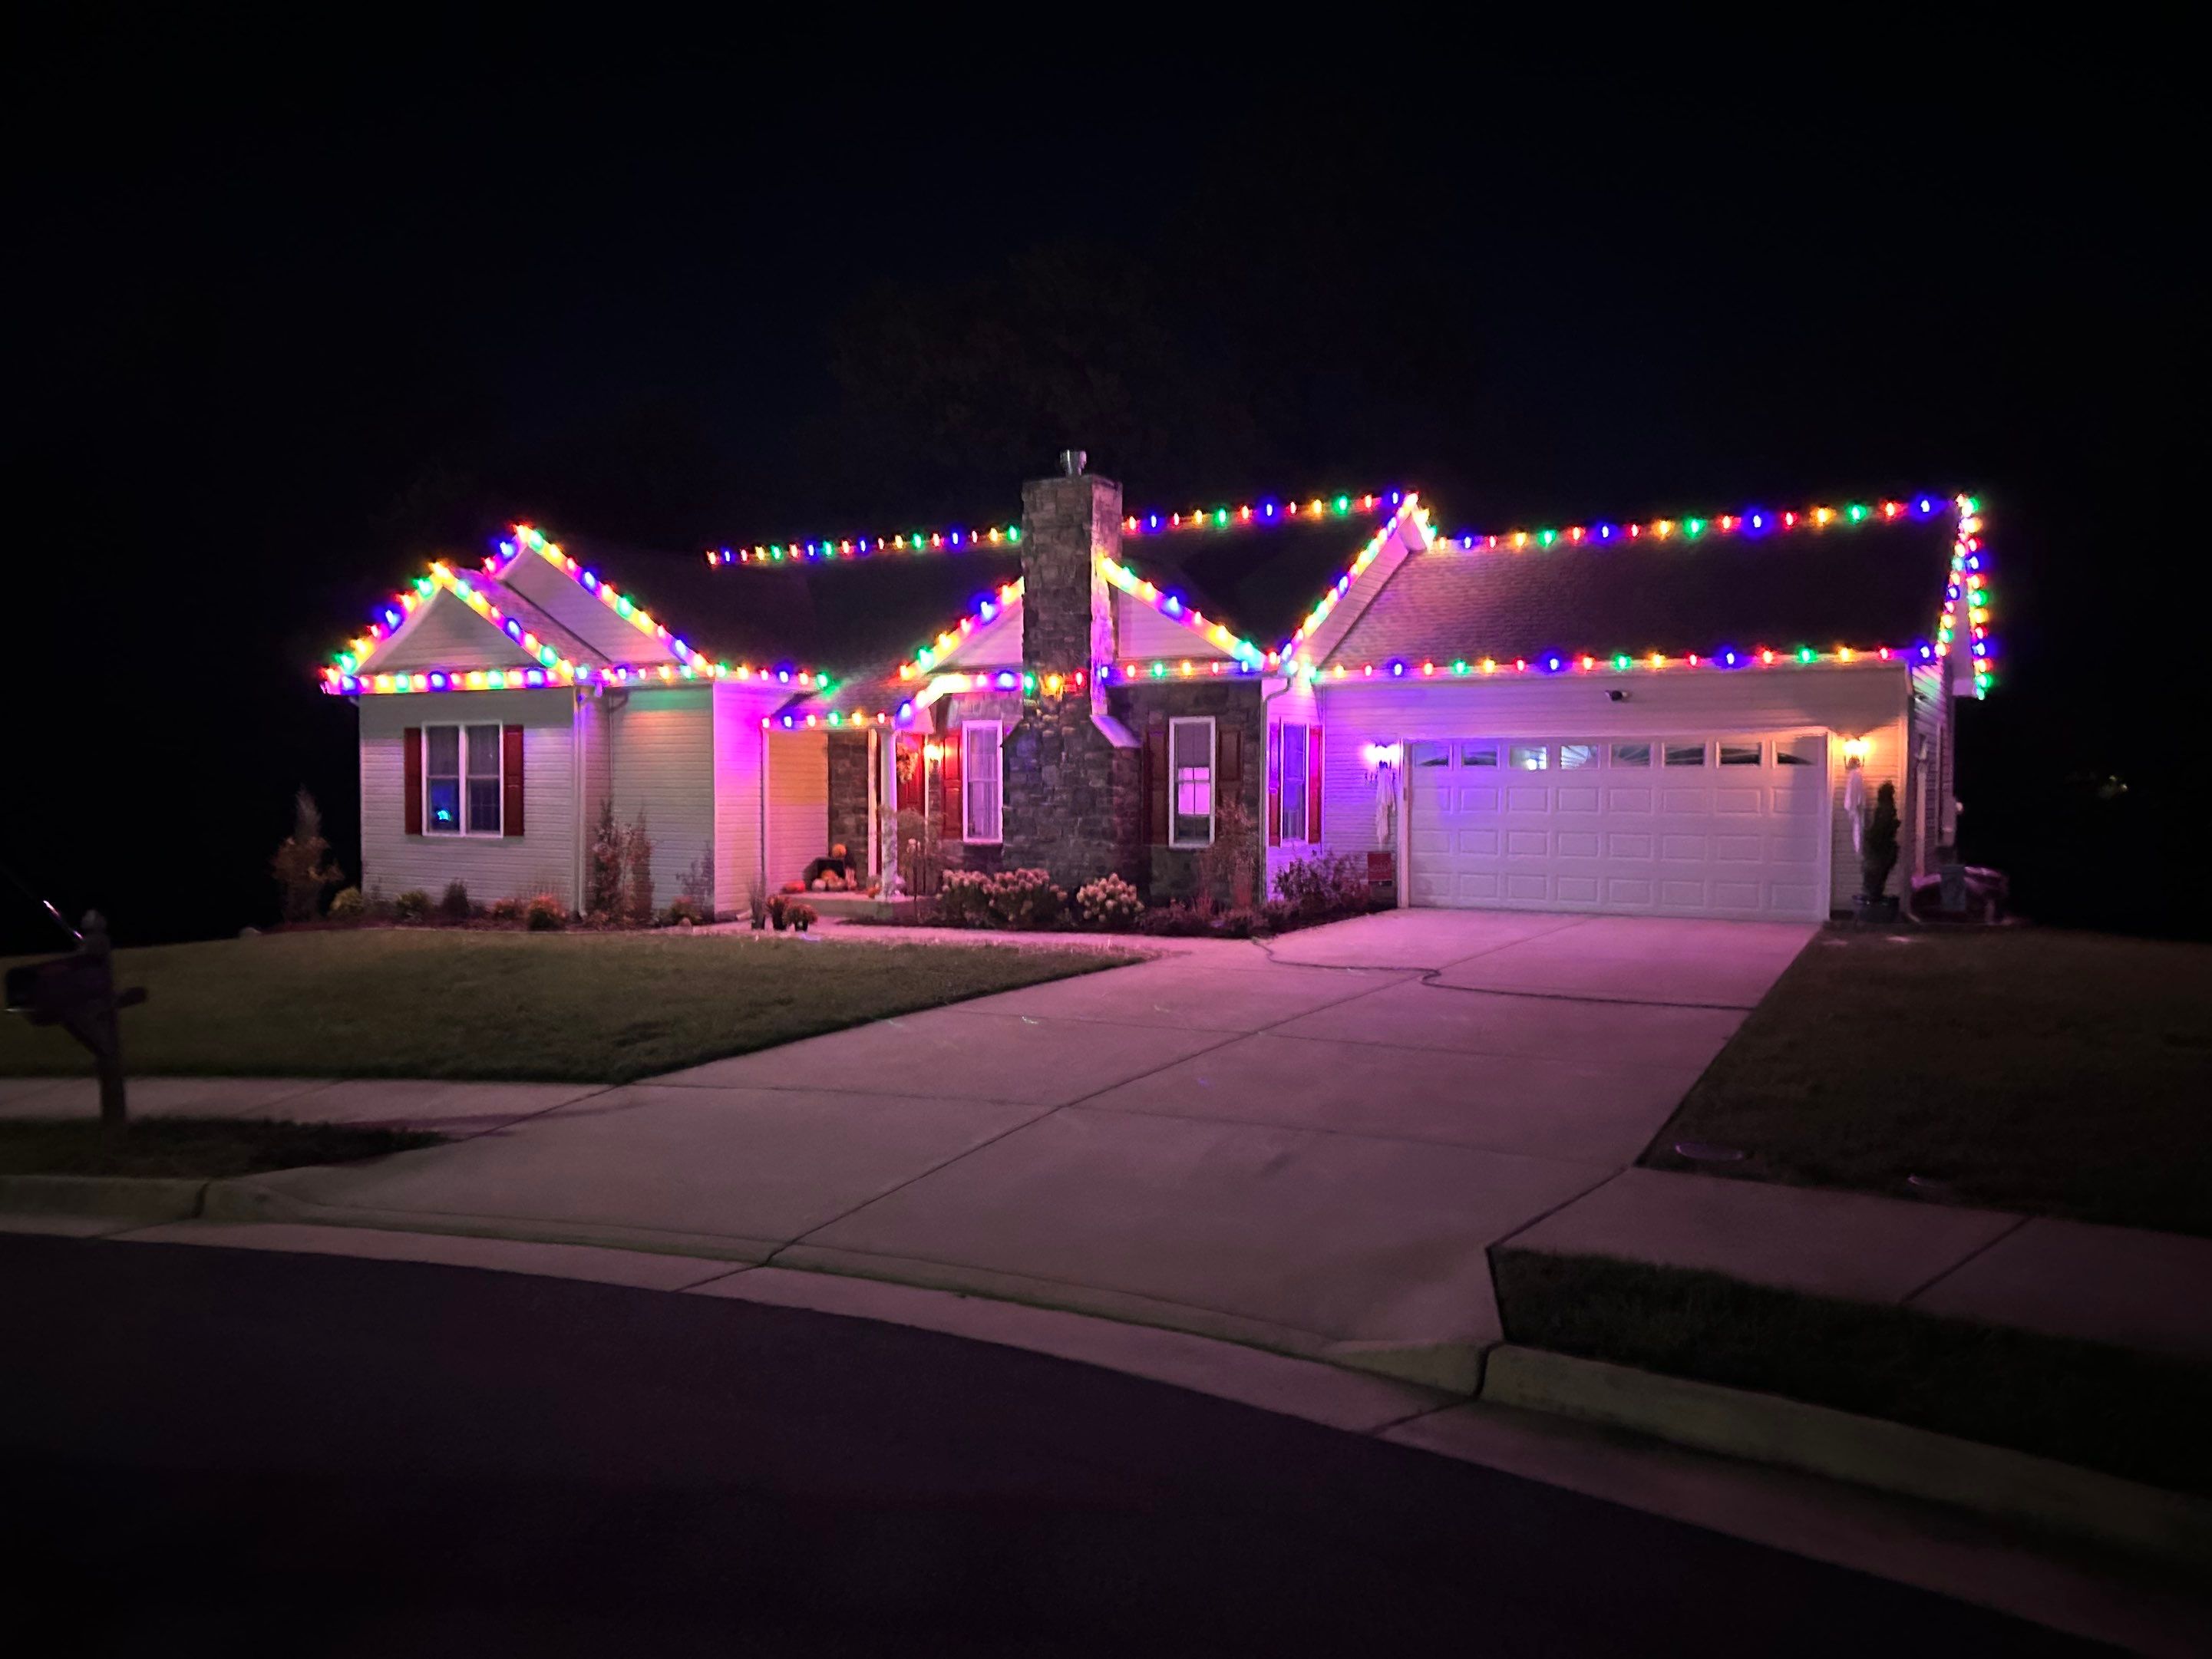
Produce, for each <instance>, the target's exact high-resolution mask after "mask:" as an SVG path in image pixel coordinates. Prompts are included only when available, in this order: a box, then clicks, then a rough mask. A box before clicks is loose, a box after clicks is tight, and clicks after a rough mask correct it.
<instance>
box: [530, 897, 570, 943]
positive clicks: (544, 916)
mask: <svg viewBox="0 0 2212 1659" xmlns="http://www.w3.org/2000/svg"><path fill="white" fill-rule="evenodd" d="M522 925H523V926H524V927H527V928H528V929H529V930H530V931H531V932H532V933H558V932H559V931H560V930H561V929H562V928H563V927H567V926H568V912H567V911H566V910H564V909H562V908H561V901H560V900H559V899H556V898H555V897H554V896H553V895H552V894H550V893H540V894H538V896H536V897H534V898H532V900H531V901H530V902H528V903H527V904H526V905H524V906H523V907H522Z"/></svg>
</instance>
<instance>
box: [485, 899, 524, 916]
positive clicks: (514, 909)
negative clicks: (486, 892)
mask: <svg viewBox="0 0 2212 1659" xmlns="http://www.w3.org/2000/svg"><path fill="white" fill-rule="evenodd" d="M484 915H488V916H489V917H490V918H491V919H492V920H493V921H521V920H522V901H521V900H520V899H519V898H513V897H508V898H495V899H494V900H493V901H492V902H490V903H489V904H487V905H486V906H484Z"/></svg>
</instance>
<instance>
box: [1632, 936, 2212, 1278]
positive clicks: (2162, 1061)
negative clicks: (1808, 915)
mask: <svg viewBox="0 0 2212 1659" xmlns="http://www.w3.org/2000/svg"><path fill="white" fill-rule="evenodd" d="M2208 1011H2212V945H2185V944H2173V943H2167V942H2163V941H2155V940H2148V939H2119V938H2114V937H2111V936H2108V935H2104V934H2096V933H2062V932H2055V931H2053V932H2046V931H2044V930H2041V929H2036V928H2026V927H2022V928H2005V929H2002V930H1997V931H1992V932H1987V933H1917V932H1889V931H1883V930H1879V929H1875V930H1857V929H1852V930H1842V929H1838V930H1834V931H1832V932H1829V933H1824V934H1822V935H1821V936H1820V937H1819V938H1817V939H1814V942H1813V943H1812V944H1811V945H1809V946H1808V947H1807V948H1806V951H1805V952H1804V954H1803V955H1802V956H1801V957H1798V958H1797V960H1796V963H1793V964H1792V965H1791V966H1790V969H1789V971H1788V972H1787V973H1785V974H1784V975H1783V976H1782V978H1781V980H1780V981H1778V983H1777V984H1776V986H1775V987H1774V989H1773V991H1772V992H1771V994H1769V995H1768V996H1767V998H1766V1000H1765V1001H1764V1002H1762V1003H1761V1004H1760V1005H1759V1007H1758V1008H1757V1009H1756V1010H1754V1011H1753V1013H1752V1015H1751V1016H1750V1018H1748V1019H1747V1020H1746V1021H1745V1022H1744V1024H1743V1027H1742V1029H1741V1030H1740V1031H1738V1032H1737V1034H1736V1036H1735V1040H1734V1041H1733V1042H1730V1043H1729V1046H1728V1047H1727V1048H1726V1049H1724V1050H1723V1052H1722V1054H1721V1055H1720V1057H1719V1058H1718V1059H1717V1060H1715V1061H1714V1062H1713V1064H1712V1066H1711V1069H1709V1070H1708V1071H1707V1072H1706V1073H1705V1076H1704V1077H1703V1078H1701V1079H1699V1082H1698V1084H1697V1086H1696V1087H1694V1088H1693V1089H1692V1090H1691V1091H1690V1093H1689V1095H1688V1097H1686V1099H1685V1100H1684V1101H1683V1102H1682V1104H1681V1106H1680V1109H1678V1110H1677V1111H1676V1112H1675V1114H1674V1117H1673V1119H1672V1120H1670V1121H1668V1125H1667V1127H1665V1128H1664V1129H1662V1131H1661V1132H1660V1133H1659V1136H1658V1138H1657V1139H1656V1140H1655V1141H1653V1143H1652V1145H1651V1146H1650V1148H1649V1149H1647V1150H1646V1152H1644V1160H1643V1161H1644V1163H1645V1164H1650V1165H1652V1166H1654V1167H1656V1168H1660V1169H1677V1170H1679V1169H1683V1168H1686V1167H1691V1166H1688V1165H1686V1164H1685V1162H1684V1160H1683V1159H1682V1158H1680V1157H1679V1156H1677V1155H1676V1154H1675V1153H1674V1152H1673V1150H1672V1148H1673V1146H1674V1143H1675V1142H1677V1141H1680V1140H1706V1141H1718V1142H1720V1143H1722V1144H1723V1145H1724V1146H1734V1147H1741V1148H1742V1149H1743V1150H1744V1152H1746V1153H1747V1157H1746V1158H1745V1159H1744V1161H1743V1162H1741V1163H1740V1164H1699V1165H1697V1166H1695V1167H1696V1168H1698V1169H1699V1170H1701V1171H1702V1172H1704V1173H1705V1174H1709V1175H1721V1176H1736V1177H1740V1178H1748V1179H1751V1180H1755V1181H1778V1182H1790V1183H1793V1184H1796V1185H1800V1186H1808V1187H1848V1188H1856V1189H1857V1190H1860V1191H1863V1192H1875V1193H1887V1194H1893V1195H1905V1194H1910V1193H1911V1192H1912V1191H1913V1190H1914V1189H1913V1188H1911V1187H1909V1186H1907V1185H1906V1177H1907V1176H1914V1175H1918V1176H1927V1177H1932V1178H1933V1179H1935V1180H1936V1181H1940V1182H1945V1183H1947V1184H1948V1186H1949V1187H1950V1188H1952V1189H1953V1192H1954V1194H1955V1196H1956V1197H1957V1198H1958V1199H1959V1200H1962V1201H1965V1202H1967V1203H1972V1204H1978V1205H1986V1206H1993V1207H1996V1208H1999V1209H2007V1210H2018V1211H2024V1212H2028V1213H2031V1214H2035V1215H2051V1216H2067V1217H2071V1218H2075V1219H2077V1220H2082V1221H2100V1222H2112V1223H2115V1224H2118V1225H2124V1226H2134V1227H2152V1228H2159V1229H2163V1230H2166V1231H2173V1232H2184V1233H2196V1234H2199V1235H2207V1234H2212V1012H2208Z"/></svg>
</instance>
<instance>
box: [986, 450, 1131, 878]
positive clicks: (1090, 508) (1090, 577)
mask: <svg viewBox="0 0 2212 1659" xmlns="http://www.w3.org/2000/svg"><path fill="white" fill-rule="evenodd" d="M1100 554H1104V555H1106V556H1109V557H1110V558H1119V557H1120V556H1121V485H1119V484H1117V483H1114V482H1113V481H1112V480H1111V479H1109V478H1099V477H1091V476H1089V475H1088V474H1079V475H1077V476H1076V477H1072V478H1070V477H1060V478H1040V479H1036V480H1034V481H1032V482H1031V483H1026V484H1024V485H1023V486H1022V666H1023V668H1024V670H1025V671H1027V672H1029V673H1030V674H1033V675H1035V676H1036V679H1037V684H1039V686H1040V687H1042V684H1043V682H1044V679H1045V678H1046V677H1047V676H1048V675H1052V674H1060V675H1063V676H1067V677H1070V678H1072V677H1073V675H1074V674H1075V673H1076V672H1077V671H1085V673H1087V672H1088V671H1089V669H1090V667H1091V665H1092V664H1094V663H1097V662H1101V661H1106V662H1110V661H1111V660H1113V659H1114V656H1115V639H1114V609H1113V596H1112V592H1111V590H1110V589H1109V588H1108V586H1107V585H1106V579H1105V577H1104V575H1103V574H1101V573H1100V571H1099V569H1098V561H1097V556H1098V555H1100ZM1091 709H1092V696H1091V692H1090V691H1089V690H1084V691H1074V690H1070V691H1067V692H1066V693H1064V694H1062V695H1061V696H1056V697H1055V696H1046V695H1044V694H1043V693H1042V690H1040V691H1038V692H1037V693H1036V694H1034V695H1032V696H1030V697H1029V698H1028V699H1027V700H1026V702H1025V705H1024V709H1023V713H1022V718H1021V720H1020V723H1019V724H1018V725H1017V726H1014V727H1013V728H1012V730H1011V731H1010V732H1008V733H1007V738H1006V745H1007V746H1006V845H1005V847H1004V848H1003V849H1002V852H1001V862H1002V864H1003V866H1005V867H1006V868H1009V869H1026V868H1042V869H1046V870H1049V871H1050V872H1052V878H1053V879H1054V881H1055V882H1057V883H1059V884H1060V885H1062V886H1064V887H1067V888H1069V889H1071V890H1073V888H1075V887H1078V886H1079V885H1081V884H1083V883H1084V882H1086V881H1089V880H1091V878H1093V877H1096V876H1099V875H1103V874H1105V873H1106V872H1109V871H1112V872H1115V873H1118V874H1120V875H1121V876H1124V877H1126V878H1128V879H1129V880H1131V881H1138V880H1139V879H1140V878H1142V877H1143V876H1144V875H1145V873H1146V871H1145V857H1144V854H1145V848H1144V824H1143V821H1142V817H1141V813H1142V805H1143V799H1142V787H1143V773H1142V755H1141V751H1140V750H1136V749H1117V748H1115V746H1114V744H1113V742H1112V740H1111V739H1109V738H1108V737H1107V735H1106V734H1105V733H1104V732H1102V731H1100V730H1099V729H1098V727H1097V724H1096V723H1095V722H1094V721H1093V720H1091ZM975 850H980V849H975Z"/></svg>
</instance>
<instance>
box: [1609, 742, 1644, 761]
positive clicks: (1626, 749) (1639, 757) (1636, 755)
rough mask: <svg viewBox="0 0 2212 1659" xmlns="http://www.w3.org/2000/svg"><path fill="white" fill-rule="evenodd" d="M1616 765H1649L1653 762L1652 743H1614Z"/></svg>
mask: <svg viewBox="0 0 2212 1659" xmlns="http://www.w3.org/2000/svg"><path fill="white" fill-rule="evenodd" d="M1613 764H1614V765H1615V766H1649V765H1650V764H1651V745H1650V744H1648V743H1616V744H1613Z"/></svg>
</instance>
